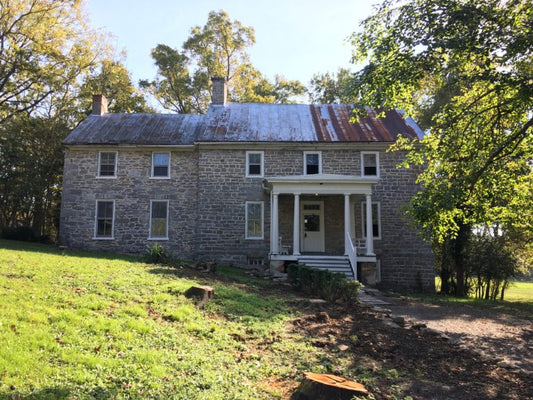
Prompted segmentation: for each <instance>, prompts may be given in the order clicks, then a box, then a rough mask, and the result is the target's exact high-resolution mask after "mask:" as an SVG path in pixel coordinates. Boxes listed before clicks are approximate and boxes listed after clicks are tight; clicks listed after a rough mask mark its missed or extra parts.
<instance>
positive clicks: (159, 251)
mask: <svg viewBox="0 0 533 400" xmlns="http://www.w3.org/2000/svg"><path fill="white" fill-rule="evenodd" d="M144 261H145V262H147V263H149V264H168V263H169V261H170V257H169V256H168V254H167V252H166V250H165V248H164V247H163V246H161V245H160V244H157V243H156V244H154V245H153V246H152V247H151V248H148V249H147V250H146V253H145V255H144Z"/></svg>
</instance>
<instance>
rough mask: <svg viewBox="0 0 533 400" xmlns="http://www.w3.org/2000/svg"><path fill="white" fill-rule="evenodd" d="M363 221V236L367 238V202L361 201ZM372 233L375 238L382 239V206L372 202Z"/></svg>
mask: <svg viewBox="0 0 533 400" xmlns="http://www.w3.org/2000/svg"><path fill="white" fill-rule="evenodd" d="M361 215H362V218H361V221H363V224H362V225H363V226H362V228H363V238H366V202H364V201H363V202H362V203H361ZM372 233H373V238H374V239H381V207H380V204H379V203H377V202H376V203H374V202H372Z"/></svg>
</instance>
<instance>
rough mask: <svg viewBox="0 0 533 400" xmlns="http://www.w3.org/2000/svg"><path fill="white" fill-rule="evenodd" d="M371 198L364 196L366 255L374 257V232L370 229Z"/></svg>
mask: <svg viewBox="0 0 533 400" xmlns="http://www.w3.org/2000/svg"><path fill="white" fill-rule="evenodd" d="M372 225H373V223H372V196H371V195H369V194H367V195H366V254H367V255H369V256H373V255H374V230H373V229H372Z"/></svg>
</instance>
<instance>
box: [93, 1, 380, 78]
mask: <svg viewBox="0 0 533 400" xmlns="http://www.w3.org/2000/svg"><path fill="white" fill-rule="evenodd" d="M376 2H377V0H270V1H258V0H255V1H254V0H218V1H215V0H174V1H171V0H129V1H125V0H88V2H87V3H88V4H87V9H88V12H89V15H90V24H91V26H92V27H93V28H102V29H104V30H105V31H107V32H109V33H111V34H112V35H113V36H114V38H112V39H111V43H113V45H114V46H115V47H116V48H117V50H125V51H126V53H127V58H126V66H127V67H128V69H129V71H130V72H131V74H132V78H133V80H134V82H137V81H138V80H139V79H143V78H144V79H153V78H154V77H155V73H156V69H155V67H154V66H153V62H152V58H151V56H150V51H151V49H152V48H154V47H155V46H156V45H157V44H159V43H162V44H166V45H169V46H171V47H175V48H181V45H182V44H183V42H184V41H185V40H186V39H187V37H188V35H189V31H190V29H191V27H193V26H195V25H201V26H203V25H204V24H205V22H206V21H207V15H208V13H209V11H211V10H221V9H222V10H224V11H226V12H227V13H228V14H229V15H230V17H231V18H232V19H237V20H239V21H240V22H241V23H242V24H243V25H245V26H252V27H253V28H254V29H255V37H256V43H255V45H254V46H253V47H251V48H250V49H249V54H250V56H251V60H252V63H253V64H254V66H255V67H256V68H258V69H259V70H260V71H261V72H262V73H263V74H265V75H266V76H267V77H268V78H270V79H272V78H273V77H274V75H275V74H279V75H282V76H284V77H285V78H287V79H299V80H300V81H302V83H303V84H304V85H307V84H308V83H309V80H310V79H311V77H312V76H313V74H314V73H317V72H321V73H325V72H336V71H337V69H338V68H339V67H345V68H352V69H353V66H352V65H351V64H350V57H351V46H350V45H349V44H348V43H347V42H346V39H347V38H348V37H349V36H350V35H351V34H352V33H353V32H354V31H356V30H357V29H358V28H359V22H360V21H361V20H362V19H364V18H365V17H367V16H368V15H370V13H371V12H372V4H375V3H376Z"/></svg>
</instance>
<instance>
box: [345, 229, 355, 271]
mask: <svg viewBox="0 0 533 400" xmlns="http://www.w3.org/2000/svg"><path fill="white" fill-rule="evenodd" d="M346 243H347V244H348V245H347V246H346V252H347V253H348V254H346V255H347V256H348V259H349V260H350V267H351V268H352V273H353V278H354V280H357V249H356V248H355V246H354V245H353V240H352V237H351V235H350V233H349V232H346Z"/></svg>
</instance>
